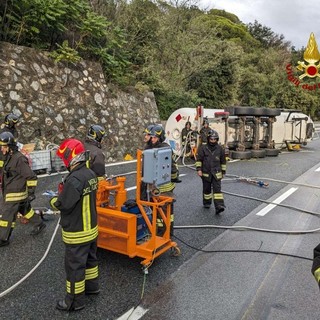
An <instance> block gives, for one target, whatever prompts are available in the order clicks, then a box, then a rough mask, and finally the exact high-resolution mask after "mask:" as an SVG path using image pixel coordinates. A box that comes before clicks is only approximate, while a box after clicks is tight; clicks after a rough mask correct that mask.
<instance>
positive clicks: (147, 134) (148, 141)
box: [143, 124, 155, 150]
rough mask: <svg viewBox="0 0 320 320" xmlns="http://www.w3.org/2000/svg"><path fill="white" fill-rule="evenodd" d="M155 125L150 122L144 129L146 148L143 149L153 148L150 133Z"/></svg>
mask: <svg viewBox="0 0 320 320" xmlns="http://www.w3.org/2000/svg"><path fill="white" fill-rule="evenodd" d="M154 126H155V125H154V124H149V125H148V126H147V127H146V128H145V129H144V131H143V134H144V139H143V142H144V148H143V149H144V150H146V149H152V141H151V136H150V133H151V130H152V128H153V127H154Z"/></svg>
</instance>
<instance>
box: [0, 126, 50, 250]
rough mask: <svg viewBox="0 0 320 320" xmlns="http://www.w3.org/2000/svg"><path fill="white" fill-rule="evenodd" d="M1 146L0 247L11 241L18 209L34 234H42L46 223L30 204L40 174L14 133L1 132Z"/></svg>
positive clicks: (33, 197)
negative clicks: (20, 149) (31, 226)
mask: <svg viewBox="0 0 320 320" xmlns="http://www.w3.org/2000/svg"><path fill="white" fill-rule="evenodd" d="M0 146H1V153H2V155H3V158H2V159H1V161H0V168H1V173H2V174H1V177H2V195H3V200H2V201H3V204H2V208H1V211H2V218H1V219H0V247H3V246H6V245H8V244H9V238H10V236H11V233H12V230H13V228H14V227H15V221H16V218H17V214H18V212H19V213H21V214H22V215H23V216H24V218H25V219H28V220H29V221H30V223H31V224H32V225H33V229H32V231H31V232H30V234H31V235H37V234H39V233H40V232H41V231H42V230H43V229H44V228H45V227H46V225H45V223H44V222H43V221H42V220H41V217H40V216H39V215H37V214H35V212H34V210H33V208H32V207H31V204H30V203H31V201H32V200H34V199H35V188H36V186H37V176H36V174H35V173H34V172H33V171H32V170H31V168H30V166H29V163H28V159H27V158H26V157H25V156H24V155H23V154H22V153H21V152H20V151H18V147H17V145H16V142H15V139H14V137H13V135H12V133H10V132H2V133H0Z"/></svg>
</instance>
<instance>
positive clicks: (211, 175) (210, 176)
mask: <svg viewBox="0 0 320 320" xmlns="http://www.w3.org/2000/svg"><path fill="white" fill-rule="evenodd" d="M218 140H219V135H218V132H217V131H215V130H210V131H209V132H208V137H207V142H208V143H207V144H206V145H201V146H200V148H199V150H198V155H197V162H196V168H197V173H198V175H199V177H201V178H202V185H203V206H204V207H205V208H207V209H208V208H210V206H211V204H212V198H213V203H214V206H215V209H216V213H217V214H219V213H221V212H223V211H224V209H225V205H224V199H223V194H222V193H221V179H222V178H223V175H224V174H225V173H226V157H225V152H224V149H223V148H222V147H221V146H220V145H219V144H218Z"/></svg>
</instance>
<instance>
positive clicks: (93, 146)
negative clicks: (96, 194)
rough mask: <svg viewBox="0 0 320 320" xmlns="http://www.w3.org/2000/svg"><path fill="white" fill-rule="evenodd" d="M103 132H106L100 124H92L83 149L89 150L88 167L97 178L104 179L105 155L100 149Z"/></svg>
mask: <svg viewBox="0 0 320 320" xmlns="http://www.w3.org/2000/svg"><path fill="white" fill-rule="evenodd" d="M105 134H106V132H105V130H104V129H103V128H102V127H101V126H99V125H97V124H95V125H92V126H91V127H90V128H89V130H88V134H87V137H86V140H85V142H84V147H85V149H86V150H89V152H90V160H89V166H90V169H91V170H92V171H94V172H95V173H96V175H97V177H98V179H99V180H102V179H104V178H105V175H106V167H105V155H104V153H103V151H102V150H101V141H102V139H103V137H104V136H105Z"/></svg>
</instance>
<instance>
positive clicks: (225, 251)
mask: <svg viewBox="0 0 320 320" xmlns="http://www.w3.org/2000/svg"><path fill="white" fill-rule="evenodd" d="M172 237H174V238H176V239H177V240H179V241H180V242H181V243H183V244H184V245H186V246H187V247H189V248H191V249H193V250H196V251H199V252H204V253H235V252H239V253H243V252H252V253H265V254H274V255H279V256H284V257H290V258H297V259H303V260H308V261H313V259H312V258H308V257H303V256H298V255H295V254H289V253H282V252H274V251H266V250H260V248H261V245H262V244H261V245H260V247H259V249H257V250H253V249H232V250H224V249H220V250H204V249H200V248H196V247H194V246H192V245H190V244H188V243H187V242H185V241H184V240H182V239H181V238H178V237H177V236H176V235H172Z"/></svg>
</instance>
